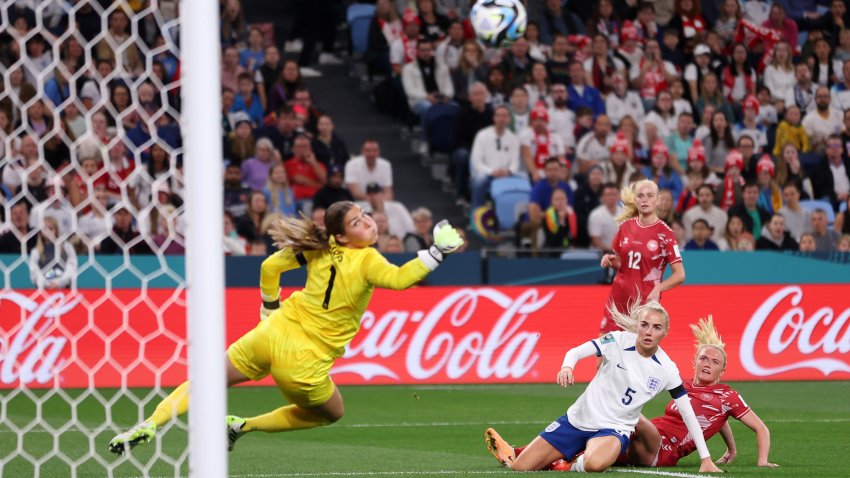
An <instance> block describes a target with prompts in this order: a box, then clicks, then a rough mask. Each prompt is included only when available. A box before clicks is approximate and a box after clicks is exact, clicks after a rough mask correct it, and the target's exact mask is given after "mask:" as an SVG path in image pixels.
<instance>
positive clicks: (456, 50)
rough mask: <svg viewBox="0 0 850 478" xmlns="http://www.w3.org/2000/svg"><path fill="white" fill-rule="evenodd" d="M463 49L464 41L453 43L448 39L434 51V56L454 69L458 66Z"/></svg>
mask: <svg viewBox="0 0 850 478" xmlns="http://www.w3.org/2000/svg"><path fill="white" fill-rule="evenodd" d="M462 49H463V44H462V43H461V44H460V45H452V42H450V41H448V40H446V41H444V42H442V43H440V44H439V45H437V51H436V52H434V57H435V58H436V59H437V62H439V63H442V64H443V65H446V67H448V68H449V69H450V70H453V69H455V68H457V64H458V62H459V61H460V55H461V50H462Z"/></svg>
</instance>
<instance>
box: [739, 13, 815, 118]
mask: <svg viewBox="0 0 850 478" xmlns="http://www.w3.org/2000/svg"><path fill="white" fill-rule="evenodd" d="M729 1H730V2H731V1H732V0H729ZM736 3H737V2H736ZM793 44H794V45H796V44H797V40H796V36H795V39H794V42H793ZM792 57H793V51H792V49H791V45H790V44H789V43H788V42H784V41H781V42H779V43H777V44H776V46H775V47H774V48H773V58H771V60H770V64H769V65H767V68H765V69H764V77H763V78H764V79H763V81H764V85H765V86H767V88H768V89H769V90H770V96H771V100H772V101H779V102H782V103H783V104H784V105H785V108H789V107H791V106H792V105H795V104H796V103H795V101H794V85H796V84H797V78H796V76H795V73H794V64H793V63H792V62H791V59H792ZM798 112H799V110H798Z"/></svg>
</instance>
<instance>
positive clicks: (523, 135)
mask: <svg viewBox="0 0 850 478" xmlns="http://www.w3.org/2000/svg"><path fill="white" fill-rule="evenodd" d="M550 133H551V131H550ZM519 144H520V146H527V147H528V148H530V149H531V156H532V157H534V152H535V151H537V133H535V132H534V129H533V128H530V127H529V128H525V129H524V130H522V131H520V133H519ZM566 155H567V148H566V146H564V141H563V140H562V139H561V137H560V136H558V135H557V134H550V135H549V157H550V158H551V157H552V156H566Z"/></svg>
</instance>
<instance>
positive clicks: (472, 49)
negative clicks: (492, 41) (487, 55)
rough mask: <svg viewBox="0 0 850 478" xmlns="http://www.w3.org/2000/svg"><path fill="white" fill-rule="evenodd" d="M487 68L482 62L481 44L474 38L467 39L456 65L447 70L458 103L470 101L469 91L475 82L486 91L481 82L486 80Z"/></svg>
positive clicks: (482, 51)
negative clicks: (450, 76)
mask: <svg viewBox="0 0 850 478" xmlns="http://www.w3.org/2000/svg"><path fill="white" fill-rule="evenodd" d="M487 69H488V67H487V64H486V63H485V62H484V50H482V49H481V45H479V44H478V42H477V41H475V40H467V41H466V42H465V43H464V44H463V48H462V50H461V55H460V58H459V59H458V64H457V67H455V68H453V69H451V70H449V72H450V73H451V75H452V85H453V87H454V91H455V97H454V99H455V101H457V102H459V103H460V104H466V103H467V102H469V101H471V100H470V98H469V93H470V91H471V88H472V85H473V84H475V83H479V82H480V83H481V84H482V86H484V90H485V91H486V90H487V86H486V85H484V83H483V82H485V81H487V73H488V71H487ZM485 101H486V95H485Z"/></svg>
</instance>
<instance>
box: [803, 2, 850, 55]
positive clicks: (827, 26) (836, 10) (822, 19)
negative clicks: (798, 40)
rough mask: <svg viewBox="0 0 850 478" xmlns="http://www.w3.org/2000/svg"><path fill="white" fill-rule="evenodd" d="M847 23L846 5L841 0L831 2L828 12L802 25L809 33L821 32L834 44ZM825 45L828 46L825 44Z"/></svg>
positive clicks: (848, 20) (849, 18) (848, 21)
mask: <svg viewBox="0 0 850 478" xmlns="http://www.w3.org/2000/svg"><path fill="white" fill-rule="evenodd" d="M819 3H820V2H819ZM848 23H850V17H848V12H847V5H846V4H845V3H844V2H843V1H841V0H832V1H831V2H829V11H828V12H826V13H824V14H823V15H820V16H816V17H815V18H813V19H811V20H809V21H808V22H806V23H804V25H806V27H807V28H808V29H809V30H810V31H812V30H815V31H820V32H822V33H823V34H824V35H826V37H827V38H830V39H831V40H832V41H833V42H835V41H836V40H837V39H838V34H839V32H840V31H841V29H842V28H845V26H846V25H847V24H848ZM824 41H826V40H824ZM827 45H829V44H828V43H827ZM816 50H817V47H816ZM830 56H831V55H830Z"/></svg>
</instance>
